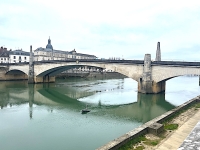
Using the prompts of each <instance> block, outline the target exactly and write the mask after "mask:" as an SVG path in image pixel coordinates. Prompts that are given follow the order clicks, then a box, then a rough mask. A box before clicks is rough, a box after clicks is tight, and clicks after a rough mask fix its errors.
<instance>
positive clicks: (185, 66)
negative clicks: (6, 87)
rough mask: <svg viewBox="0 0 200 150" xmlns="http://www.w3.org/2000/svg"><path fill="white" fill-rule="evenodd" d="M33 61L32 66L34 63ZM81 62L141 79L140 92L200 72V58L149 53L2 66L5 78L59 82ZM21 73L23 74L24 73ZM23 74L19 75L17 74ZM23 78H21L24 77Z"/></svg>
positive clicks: (162, 88)
mask: <svg viewBox="0 0 200 150" xmlns="http://www.w3.org/2000/svg"><path fill="white" fill-rule="evenodd" d="M31 65H32V66H31ZM81 66H89V67H98V68H102V69H109V70H112V71H115V72H118V73H121V74H123V75H126V76H127V77H129V78H132V79H133V80H135V81H137V82H138V92H141V93H159V92H164V91H165V82H166V81H167V80H169V79H171V78H174V77H177V76H183V75H200V62H175V61H151V55H150V54H146V55H145V57H144V61H143V60H68V61H43V62H32V64H31V62H29V64H28V63H23V64H22V63H21V64H9V65H7V66H5V65H4V66H0V69H2V68H4V70H5V71H4V72H5V79H6V78H7V79H9V77H10V76H13V77H14V78H18V77H20V78H26V79H28V81H29V83H43V82H55V76H56V74H58V73H61V72H63V71H65V70H68V69H72V68H77V67H81ZM20 73H21V74H20ZM17 75H19V76H17ZM20 78H19V79H20Z"/></svg>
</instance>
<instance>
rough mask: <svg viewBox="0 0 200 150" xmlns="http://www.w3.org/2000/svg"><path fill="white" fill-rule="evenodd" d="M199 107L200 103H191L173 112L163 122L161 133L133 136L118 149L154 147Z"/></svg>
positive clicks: (132, 149) (135, 149)
mask: <svg viewBox="0 0 200 150" xmlns="http://www.w3.org/2000/svg"><path fill="white" fill-rule="evenodd" d="M199 109H200V103H198V104H193V105H191V106H190V107H188V108H185V109H183V110H181V111H179V112H177V113H175V114H174V115H173V116H172V117H171V118H169V119H168V120H166V121H165V122H164V123H163V125H164V131H163V132H162V133H161V134H159V135H157V136H155V135H153V134H145V135H143V136H140V137H137V138H134V139H132V140H131V141H129V142H128V143H126V144H125V145H123V146H122V147H121V148H120V150H144V149H155V147H156V146H157V145H159V144H161V143H162V142H163V141H164V140H165V139H166V138H167V137H169V136H170V135H172V134H173V132H174V131H175V130H176V129H178V128H179V127H181V126H182V125H183V124H184V123H185V122H186V121H187V120H188V119H189V118H191V117H192V116H193V115H194V114H195V113H196V112H197V110H199Z"/></svg>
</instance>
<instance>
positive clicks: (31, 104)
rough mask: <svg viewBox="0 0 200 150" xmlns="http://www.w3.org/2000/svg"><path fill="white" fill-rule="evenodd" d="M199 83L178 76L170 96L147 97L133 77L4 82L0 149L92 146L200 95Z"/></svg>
mask: <svg viewBox="0 0 200 150" xmlns="http://www.w3.org/2000/svg"><path fill="white" fill-rule="evenodd" d="M198 83H199V80H198V77H178V78H174V79H171V80H169V81H167V83H166V93H165V94H149V95H145V94H139V93H137V82H135V81H134V80H132V79H130V78H125V79H107V80H98V79H82V78H81V79H79V78H71V79H65V80H64V79H63V80H56V83H51V84H37V85H28V84H27V81H12V82H11V81H10V82H0V107H1V109H0V149H2V150H50V149H52V150H53V149H56V150H93V149H96V148H98V147H100V146H102V145H104V144H106V143H108V142H109V141H111V140H113V139H115V138H117V137H119V136H121V135H123V134H125V133H126V132H128V131H130V130H132V129H134V128H136V127H138V126H140V125H141V124H143V123H145V122H147V121H149V120H151V119H153V118H155V117H157V116H159V115H161V114H163V113H165V112H166V111H168V110H170V109H173V108H174V107H176V106H178V105H180V104H182V103H184V102H186V101H187V100H189V99H191V98H193V97H196V96H197V95H199V93H200V87H199V85H198ZM86 104H87V105H88V108H89V109H90V110H91V112H89V113H88V114H81V112H80V111H81V109H84V108H85V106H86Z"/></svg>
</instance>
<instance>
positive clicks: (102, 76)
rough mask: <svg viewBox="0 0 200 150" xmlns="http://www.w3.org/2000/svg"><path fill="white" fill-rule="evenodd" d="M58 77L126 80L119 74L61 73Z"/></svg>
mask: <svg viewBox="0 0 200 150" xmlns="http://www.w3.org/2000/svg"><path fill="white" fill-rule="evenodd" d="M56 77H59V78H66V77H85V78H109V79H110V78H126V76H125V75H122V74H120V73H118V72H106V73H105V72H103V73H101V72H74V73H61V74H59V75H57V76H56Z"/></svg>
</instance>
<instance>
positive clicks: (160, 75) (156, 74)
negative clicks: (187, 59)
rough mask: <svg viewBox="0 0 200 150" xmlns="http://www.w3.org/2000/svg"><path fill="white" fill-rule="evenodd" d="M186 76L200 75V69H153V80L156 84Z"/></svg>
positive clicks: (163, 67)
mask: <svg viewBox="0 0 200 150" xmlns="http://www.w3.org/2000/svg"><path fill="white" fill-rule="evenodd" d="M184 75H200V67H187V68H184V67H180V66H178V67H169V66H167V67H165V66H154V67H152V80H153V81H154V82H156V83H159V82H162V81H167V80H169V79H171V78H174V77H178V76H184Z"/></svg>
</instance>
